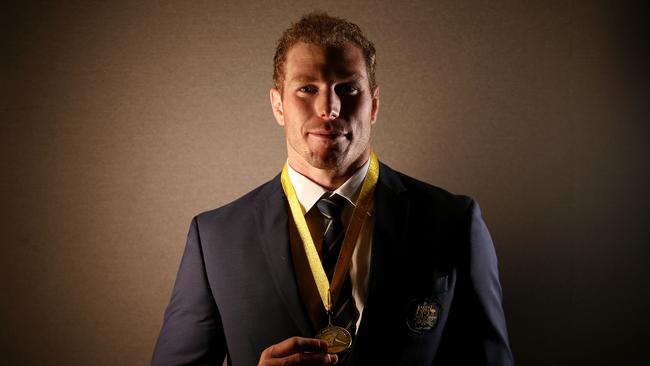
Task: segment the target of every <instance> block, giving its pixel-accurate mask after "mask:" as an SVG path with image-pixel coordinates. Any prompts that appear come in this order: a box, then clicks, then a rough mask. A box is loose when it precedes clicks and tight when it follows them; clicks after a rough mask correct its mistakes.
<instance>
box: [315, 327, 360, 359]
mask: <svg viewBox="0 0 650 366" xmlns="http://www.w3.org/2000/svg"><path fill="white" fill-rule="evenodd" d="M316 338H318V339H322V340H324V341H325V342H327V353H339V352H343V351H346V350H347V349H348V348H350V346H351V345H352V335H351V334H350V332H348V330H347V329H345V328H341V327H337V326H336V325H329V326H327V327H325V328H324V329H321V331H320V332H318V333H316Z"/></svg>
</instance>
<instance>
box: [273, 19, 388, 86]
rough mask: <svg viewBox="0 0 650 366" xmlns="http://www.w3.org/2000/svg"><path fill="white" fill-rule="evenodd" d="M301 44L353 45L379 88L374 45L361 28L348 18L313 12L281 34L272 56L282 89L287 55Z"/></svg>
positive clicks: (278, 82)
mask: <svg viewBox="0 0 650 366" xmlns="http://www.w3.org/2000/svg"><path fill="white" fill-rule="evenodd" d="M298 42H305V43H311V44H316V45H319V46H325V47H329V46H333V47H343V46H344V45H345V43H347V42H350V43H352V44H354V45H356V46H358V47H359V48H360V49H361V52H362V53H363V58H364V60H365V62H366V72H367V73H368V81H369V83H370V88H371V89H374V88H375V86H376V85H377V84H376V80H375V67H376V60H375V46H374V45H373V44H372V42H370V41H369V40H368V39H367V38H366V37H365V36H364V35H363V32H362V31H361V28H359V26H358V25H356V24H354V23H350V22H348V21H347V20H345V19H341V18H336V17H332V16H329V15H328V14H326V13H322V12H313V13H309V14H306V15H304V16H303V17H302V18H300V20H299V21H298V22H296V23H293V24H292V25H291V26H290V27H289V28H287V29H286V30H285V31H284V33H282V37H280V39H279V40H278V42H277V45H276V47H275V56H274V57H273V83H274V84H275V87H276V88H278V89H279V90H282V89H283V88H282V86H283V83H284V77H285V74H284V65H285V63H286V61H287V53H288V52H289V49H291V47H292V46H293V45H295V44H296V43H298Z"/></svg>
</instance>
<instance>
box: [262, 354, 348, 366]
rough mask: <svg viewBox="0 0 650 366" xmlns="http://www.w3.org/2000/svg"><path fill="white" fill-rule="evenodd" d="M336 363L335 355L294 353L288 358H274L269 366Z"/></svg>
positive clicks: (319, 365)
mask: <svg viewBox="0 0 650 366" xmlns="http://www.w3.org/2000/svg"><path fill="white" fill-rule="evenodd" d="M337 362H338V357H337V356H336V355H330V354H327V353H295V354H293V355H291V356H288V357H283V358H276V359H273V360H271V362H269V365H270V366H275V365H281V366H289V365H292V366H297V365H301V366H325V365H334V364H336V363H337Z"/></svg>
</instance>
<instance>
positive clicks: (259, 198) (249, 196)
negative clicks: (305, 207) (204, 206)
mask: <svg viewBox="0 0 650 366" xmlns="http://www.w3.org/2000/svg"><path fill="white" fill-rule="evenodd" d="M277 190H282V185H281V183H280V175H277V176H275V177H274V178H273V179H271V180H270V181H268V182H266V183H264V184H262V185H260V186H258V187H257V188H255V189H253V190H251V191H250V192H248V193H246V194H244V195H243V196H241V197H239V198H237V199H235V200H234V201H232V202H230V203H227V204H225V205H223V206H221V207H217V208H215V209H212V210H208V211H204V212H201V213H199V214H198V215H196V220H197V221H198V222H199V224H200V223H204V222H215V221H225V222H228V221H231V220H234V219H239V220H246V219H249V218H251V217H252V215H253V213H254V212H255V210H256V208H257V207H258V205H259V204H260V203H261V202H264V200H266V199H268V197H269V196H271V195H272V194H275V193H277Z"/></svg>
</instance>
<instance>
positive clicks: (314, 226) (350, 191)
mask: <svg viewBox="0 0 650 366" xmlns="http://www.w3.org/2000/svg"><path fill="white" fill-rule="evenodd" d="M287 166H288V172H289V180H291V184H292V185H293V188H294V189H295V191H296V196H298V201H299V202H300V205H301V206H302V209H303V212H305V220H306V221H307V225H308V226H309V231H310V232H311V234H312V238H313V239H314V244H315V245H316V249H317V250H318V251H319V253H320V250H321V242H322V238H323V235H324V233H325V225H326V219H325V217H324V216H323V215H322V214H321V213H320V211H318V208H317V207H316V202H318V200H319V199H320V198H321V197H322V196H323V194H326V193H330V191H328V190H327V189H325V188H323V187H321V186H320V185H318V184H317V183H315V182H314V181H312V180H310V179H309V178H307V177H305V176H304V175H302V174H300V173H298V172H297V171H296V170H295V169H293V168H292V167H291V165H289V164H287ZM368 167H370V159H368V161H367V162H366V163H365V164H364V165H363V166H362V167H361V168H359V170H357V171H356V172H355V173H354V174H353V175H352V176H351V177H350V178H349V179H348V180H347V181H345V183H343V184H342V185H341V186H340V187H339V188H338V189H336V190H335V191H334V192H333V193H336V194H339V195H341V196H342V197H344V198H345V199H347V200H348V202H349V204H348V205H346V207H345V209H344V211H343V215H342V220H343V225H344V226H345V227H347V225H348V223H349V222H350V217H351V216H352V211H353V210H354V207H355V205H354V203H355V200H356V198H357V196H358V195H359V191H360V190H361V184H362V183H363V180H364V178H365V177H366V173H367V172H368ZM372 212H373V205H372V204H371V205H370V208H369V209H368V214H367V216H366V220H365V221H364V224H363V227H362V228H361V231H360V233H359V238H358V239H357V244H356V246H355V247H354V252H352V263H351V265H350V277H351V282H352V297H353V298H354V303H355V305H356V307H357V310H358V311H359V319H358V320H357V327H356V329H357V331H358V330H359V324H361V317H362V315H363V307H364V305H365V302H366V296H367V295H368V275H369V273H370V250H371V243H372V233H373V227H374V220H373V219H372Z"/></svg>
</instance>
